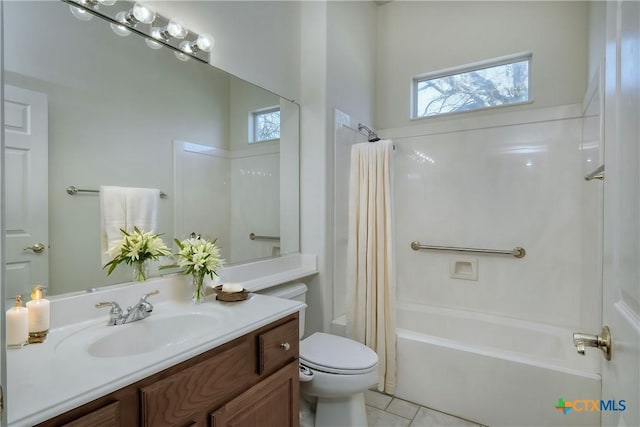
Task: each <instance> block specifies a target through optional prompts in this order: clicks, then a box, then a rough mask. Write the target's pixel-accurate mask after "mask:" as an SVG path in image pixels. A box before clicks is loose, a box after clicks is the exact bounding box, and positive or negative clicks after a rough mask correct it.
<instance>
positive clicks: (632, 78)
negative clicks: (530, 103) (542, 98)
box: [601, 1, 640, 427]
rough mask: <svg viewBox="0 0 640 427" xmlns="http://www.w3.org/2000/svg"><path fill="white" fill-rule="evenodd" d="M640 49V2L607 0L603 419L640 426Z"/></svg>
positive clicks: (625, 424)
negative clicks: (607, 340) (607, 350)
mask: <svg viewBox="0 0 640 427" xmlns="http://www.w3.org/2000/svg"><path fill="white" fill-rule="evenodd" d="M639 50H640V2H636V1H626V2H607V52H606V83H605V87H606V91H605V93H606V98H605V167H606V169H605V181H604V186H605V187H604V247H603V251H604V262H603V312H602V317H603V323H604V324H605V325H608V326H609V328H610V330H611V338H612V343H613V349H612V355H611V361H609V362H607V361H605V360H604V359H603V362H602V399H603V400H605V401H609V400H614V401H615V402H616V406H615V408H616V410H604V411H601V415H602V425H603V426H627V427H632V426H640V408H639V406H640V243H639V241H640V173H639V172H638V169H639V165H640V149H639V145H640V124H639V123H640V52H639ZM623 400H624V402H621V401H623ZM610 409H613V407H612V406H610Z"/></svg>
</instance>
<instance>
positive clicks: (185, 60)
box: [173, 51, 189, 62]
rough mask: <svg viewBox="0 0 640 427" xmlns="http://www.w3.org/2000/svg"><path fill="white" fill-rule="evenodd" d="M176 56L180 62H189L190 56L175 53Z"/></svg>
mask: <svg viewBox="0 0 640 427" xmlns="http://www.w3.org/2000/svg"><path fill="white" fill-rule="evenodd" d="M173 53H174V54H175V55H176V58H178V59H179V60H180V61H182V62H187V61H188V60H189V55H185V54H184V53H182V52H177V51H176V52H173Z"/></svg>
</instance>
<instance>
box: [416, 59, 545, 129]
mask: <svg viewBox="0 0 640 427" xmlns="http://www.w3.org/2000/svg"><path fill="white" fill-rule="evenodd" d="M523 61H527V62H528V73H527V80H528V82H527V85H528V86H527V87H528V97H527V100H526V101H519V102H514V103H510V104H502V105H492V106H488V107H481V108H475V109H472V110H462V111H450V112H447V113H439V114H433V115H430V116H419V115H418V85H419V84H420V82H423V81H425V80H434V79H439V78H442V77H449V76H454V75H457V74H465V73H469V72H472V71H478V70H484V69H486V68H493V67H499V66H501V65H507V64H514V63H517V62H523ZM532 63H533V53H532V52H520V53H516V54H513V55H507V56H501V57H498V58H493V59H488V60H484V61H479V62H474V63H470V64H465V65H461V66H457V67H452V68H445V69H442V70H437V71H431V72H428V73H424V74H419V75H417V76H414V77H412V78H411V105H410V117H409V118H410V120H423V119H431V118H435V117H442V116H448V115H451V114H462V113H472V112H477V111H486V110H492V109H495V108H504V107H513V106H517V105H524V104H531V103H533V101H534V98H533V88H532V84H531V83H532V81H531V74H532V73H531V70H532Z"/></svg>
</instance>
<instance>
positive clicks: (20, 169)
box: [4, 85, 49, 301]
mask: <svg viewBox="0 0 640 427" xmlns="http://www.w3.org/2000/svg"><path fill="white" fill-rule="evenodd" d="M47 120H48V117H47V96H46V95H45V94H42V93H38V92H33V91H29V90H25V89H20V88H17V87H13V86H9V85H5V87H4V132H5V133H4V135H5V150H4V155H5V159H4V162H5V164H4V166H5V168H4V180H5V220H4V226H5V263H6V271H5V280H6V282H5V296H6V298H13V297H14V296H15V295H17V294H22V296H23V297H26V296H28V295H29V294H30V293H31V289H32V288H33V285H34V284H35V283H40V284H41V285H42V286H43V287H44V288H46V287H47V286H48V285H49V256H48V253H49V244H48V243H49V219H48V192H49V189H48V184H47V181H48V121H47ZM23 300H24V301H28V300H29V298H23Z"/></svg>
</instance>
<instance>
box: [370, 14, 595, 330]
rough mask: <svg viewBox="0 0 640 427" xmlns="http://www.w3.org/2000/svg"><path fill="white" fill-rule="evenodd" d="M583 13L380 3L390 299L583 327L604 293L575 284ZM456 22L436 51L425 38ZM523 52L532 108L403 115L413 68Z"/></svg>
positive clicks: (578, 276) (579, 268)
mask: <svg viewBox="0 0 640 427" xmlns="http://www.w3.org/2000/svg"><path fill="white" fill-rule="evenodd" d="M588 12H589V7H588V4H587V3H583V2H469V3H460V2H417V3H414V2H411V3H410V2H392V3H388V4H385V5H383V6H380V7H379V10H378V22H379V25H380V27H379V37H378V39H379V50H378V67H377V71H378V75H377V80H376V81H377V89H378V91H377V98H376V99H377V104H376V107H377V110H376V119H377V120H376V125H377V126H378V127H379V128H384V130H382V131H381V132H380V133H381V135H382V136H386V137H392V138H393V139H394V141H395V142H396V146H397V150H396V153H395V155H394V161H395V165H394V167H395V174H394V179H395V183H394V190H395V209H396V210H395V215H396V217H395V225H396V248H397V259H396V260H397V271H398V274H397V278H398V299H399V300H401V301H410V302H414V303H423V304H432V305H438V306H445V307H452V308H459V309H465V310H471V311H479V312H486V313H492V314H496V315H501V316H507V317H513V318H519V319H525V320H531V321H535V322H541V323H549V324H554V325H559V326H564V327H571V328H579V327H591V326H592V323H593V322H592V321H591V320H589V318H588V316H587V313H588V312H590V311H592V310H593V304H592V303H590V302H589V301H596V302H597V301H599V300H600V294H599V289H598V288H597V287H584V286H583V280H582V279H583V274H585V272H584V271H583V258H582V257H583V253H582V245H583V242H582V231H583V218H582V207H583V200H582V197H583V195H582V185H583V181H584V180H583V170H582V169H583V166H582V155H581V151H580V145H581V141H582V118H581V117H582V105H581V104H582V101H583V98H584V96H585V91H586V89H587V68H588V66H587V62H588V58H587V52H588V44H589V40H588V31H587V29H588V22H589V13H588ZM462 28H464V30H460V31H462V33H457V34H456V35H455V37H452V38H451V39H450V40H451V41H450V42H448V43H447V45H446V48H443V46H442V45H441V44H440V43H439V42H438V41H439V40H442V37H437V38H435V37H434V36H433V35H434V34H438V35H441V34H443V33H447V32H450V31H451V30H452V29H462ZM541 29H544V31H541ZM505 34H508V35H509V36H508V37H505ZM524 51H531V52H533V60H532V70H531V72H532V89H533V98H534V101H533V102H532V103H530V104H527V105H524V106H518V107H510V108H502V109H497V110H493V111H486V112H474V113H467V114H458V115H451V116H449V117H444V118H435V119H425V120H414V121H410V119H409V96H410V93H409V87H410V83H411V77H412V76H415V75H418V74H420V73H425V72H428V71H434V70H439V69H443V68H449V67H454V66H457V65H463V64H467V63H472V62H475V61H479V60H483V59H488V58H493V57H499V56H503V55H507V54H510V53H517V52H524ZM413 240H419V241H420V242H421V243H423V244H427V245H440V246H461V247H472V248H473V247H476V248H495V249H512V248H513V247H515V246H522V247H524V248H525V249H526V251H527V255H526V257H525V258H523V259H515V258H513V257H510V256H495V255H494V256H492V255H473V254H467V253H464V254H451V253H445V252H431V251H413V250H412V249H410V247H409V244H410V242H411V241H413ZM456 262H458V263H459V264H458V266H459V267H460V266H461V265H474V268H473V269H474V271H473V273H477V276H478V277H477V280H465V279H463V278H454V277H453V274H452V269H455V266H456ZM460 263H462V264H460ZM463 276H464V275H463ZM469 276H473V274H471V275H469ZM469 276H467V278H469V279H470V278H471V277H469Z"/></svg>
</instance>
